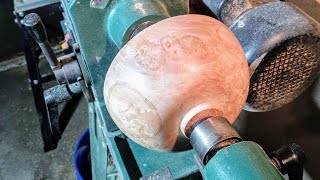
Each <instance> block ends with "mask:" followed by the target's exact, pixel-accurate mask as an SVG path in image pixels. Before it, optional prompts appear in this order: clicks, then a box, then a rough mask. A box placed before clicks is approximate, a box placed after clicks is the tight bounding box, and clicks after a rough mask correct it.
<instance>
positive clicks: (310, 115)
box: [0, 0, 320, 180]
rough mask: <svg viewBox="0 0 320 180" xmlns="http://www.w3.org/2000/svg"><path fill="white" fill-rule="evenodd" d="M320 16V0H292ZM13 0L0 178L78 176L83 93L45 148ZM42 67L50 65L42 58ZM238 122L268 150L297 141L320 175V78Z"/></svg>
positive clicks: (5, 37) (2, 34)
mask: <svg viewBox="0 0 320 180" xmlns="http://www.w3.org/2000/svg"><path fill="white" fill-rule="evenodd" d="M289 1H290V2H293V3H295V4H296V5H298V6H299V7H300V8H302V9H303V10H305V11H306V12H307V13H308V14H309V15H311V16H312V17H314V18H315V19H316V20H317V21H319V22H320V1H319V0H304V1H302V0H289ZM12 12H13V2H12V1H11V0H4V1H3V0H2V1H0V44H1V48H0V82H1V85H0V102H1V103H0V179H4V180H6V179H25V180H28V179H41V180H44V179H75V172H74V169H73V151H74V148H75V144H76V141H77V139H78V137H79V136H80V135H81V133H82V132H83V131H84V130H85V129H86V128H87V127H88V120H87V104H86V102H85V99H84V98H83V99H82V100H81V102H80V105H79V106H78V108H77V110H76V112H75V113H74V116H73V117H72V119H71V121H70V123H69V125H68V126H67V129H66V130H65V133H64V134H63V137H62V140H61V141H60V143H59V146H58V148H57V149H56V150H54V151H51V152H48V153H44V152H43V149H42V139H41V133H40V129H39V122H38V117H37V113H36V111H35V107H34V102H33V98H32V92H31V88H30V86H29V82H28V75H27V69H26V65H25V59H24V56H23V53H22V48H23V44H22V41H21V34H20V31H19V28H18V26H17V25H16V24H15V23H14V19H15V16H14V15H13V13H12ZM40 65H41V69H42V70H43V71H50V68H49V67H48V65H47V63H46V62H45V61H42V63H41V64H40ZM236 127H237V129H238V130H239V132H240V133H241V135H242V137H243V139H245V140H253V141H255V142H257V143H258V144H260V145H261V146H262V147H263V148H264V150H265V151H266V152H271V151H273V150H275V149H278V148H280V147H281V146H282V145H285V144H289V143H292V142H296V143H298V144H299V145H301V146H302V147H303V149H304V150H305V153H306V155H307V162H306V163H305V170H306V171H305V177H304V178H305V179H320V171H319V167H320V153H319V152H320V82H319V80H318V81H317V82H316V83H315V84H314V85H313V86H312V87H311V88H309V89H308V90H307V91H306V92H305V93H304V94H302V95H301V96H300V97H299V98H297V99H296V100H295V101H293V102H291V103H289V104H288V105H286V106H284V107H282V108H280V109H277V110H275V111H271V112H265V113H248V112H245V111H243V112H242V113H241V115H240V116H239V118H238V120H237V122H236Z"/></svg>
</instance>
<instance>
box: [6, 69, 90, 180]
mask: <svg viewBox="0 0 320 180" xmlns="http://www.w3.org/2000/svg"><path fill="white" fill-rule="evenodd" d="M0 82H1V86H0V102H1V103H0V179H1V180H7V179H10V180H15V179H17V180H18V179H19V180H20V179H24V180H33V179H37V180H45V179H54V180H59V179H70V180H71V179H73V180H74V179H75V178H76V177H75V172H74V169H73V151H74V147H75V144H76V141H77V139H78V137H79V136H80V135H81V133H82V132H83V131H84V130H85V129H86V128H87V127H88V122H87V118H86V117H87V107H86V102H85V99H84V98H83V99H82V100H81V103H80V105H79V107H78V109H77V110H76V112H75V113H74V116H73V117H72V119H71V121H70V123H69V125H68V127H67V128H66V130H65V133H64V134H63V137H62V139H61V140H60V143H59V146H58V148H57V149H56V150H54V151H52V152H49V153H44V152H43V150H42V147H43V145H42V139H41V134H40V128H39V122H38V118H37V113H36V110H35V106H34V102H33V97H32V93H31V88H30V87H29V83H28V76H27V71H26V67H25V66H21V67H18V68H14V69H11V70H7V71H4V72H0Z"/></svg>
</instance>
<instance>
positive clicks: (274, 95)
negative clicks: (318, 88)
mask: <svg viewBox="0 0 320 180" xmlns="http://www.w3.org/2000/svg"><path fill="white" fill-rule="evenodd" d="M319 69H320V38H317V37H314V36H307V35H305V36H300V37H296V38H293V39H291V40H287V41H286V42H284V43H282V44H281V45H280V46H278V47H276V48H274V49H273V50H272V51H270V52H269V53H268V54H267V55H266V56H265V57H264V58H263V60H262V61H261V63H260V64H259V66H258V67H257V68H256V70H255V71H254V73H253V75H252V77H251V79H250V89H249V95H248V98H247V104H246V106H247V108H250V109H253V110H255V111H269V110H273V109H276V108H278V107H281V106H283V105H284V104H286V103H289V102H290V101H292V100H293V99H294V98H296V97H297V96H299V95H300V94H301V93H302V92H303V91H304V90H305V89H307V88H308V87H309V86H310V85H311V84H312V82H313V81H314V79H315V78H317V76H318V75H319Z"/></svg>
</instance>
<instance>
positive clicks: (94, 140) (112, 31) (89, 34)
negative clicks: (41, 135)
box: [62, 0, 198, 180]
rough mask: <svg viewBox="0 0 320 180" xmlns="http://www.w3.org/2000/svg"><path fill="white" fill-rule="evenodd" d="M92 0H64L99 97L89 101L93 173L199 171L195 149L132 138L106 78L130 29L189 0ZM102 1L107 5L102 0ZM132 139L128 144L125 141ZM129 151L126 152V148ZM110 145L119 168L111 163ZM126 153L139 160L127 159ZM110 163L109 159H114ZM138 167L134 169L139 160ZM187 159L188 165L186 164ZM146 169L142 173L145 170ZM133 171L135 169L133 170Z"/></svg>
mask: <svg viewBox="0 0 320 180" xmlns="http://www.w3.org/2000/svg"><path fill="white" fill-rule="evenodd" d="M102 1H105V0H101V1H97V2H101V3H103V2H102ZM90 2H91V0H62V4H63V7H64V11H65V14H66V21H65V25H66V27H67V28H68V29H69V30H68V31H69V32H73V35H74V36H75V39H76V42H77V43H78V45H79V48H80V52H81V55H82V57H83V59H84V61H85V63H86V65H87V68H88V73H89V76H90V79H91V84H92V91H93V94H94V102H92V103H89V128H90V143H91V160H92V176H93V179H99V180H100V179H114V178H115V177H116V175H117V174H118V175H119V176H120V177H121V178H122V179H137V177H139V176H144V175H147V174H149V173H152V172H153V171H156V170H159V169H161V168H165V167H168V168H169V169H170V171H171V173H172V175H173V176H174V177H175V178H182V177H186V176H189V175H191V174H193V173H195V172H197V171H198V167H197V166H196V164H195V162H194V159H193V157H194V151H192V150H190V151H186V152H181V153H159V152H155V151H151V150H148V149H146V148H143V147H141V146H139V145H138V144H135V143H134V142H132V141H130V140H129V139H128V138H126V137H125V136H124V135H123V134H122V132H121V131H120V130H118V128H117V126H116V125H115V124H114V123H113V121H112V119H111V117H110V116H109V114H108V112H107V109H106V106H105V103H104V99H103V84H104V78H105V75H106V73H107V70H108V68H109V66H110V64H111V62H112V60H113V59H114V57H115V56H116V54H117V53H118V51H119V48H121V46H122V45H123V44H124V43H125V42H126V41H127V39H128V37H129V35H130V32H131V31H133V30H134V29H135V27H136V26H137V25H139V24H140V23H142V22H145V21H153V22H157V21H160V20H162V19H164V18H168V17H172V16H177V15H182V14H187V13H188V12H189V1H188V0H174V1H172V0H109V2H108V3H107V6H106V7H105V8H94V7H92V4H90ZM99 7H101V6H99ZM126 144H128V146H127V147H126V146H125V147H126V148H124V147H123V146H124V145H126ZM124 150H125V151H126V152H122V151H124ZM109 151H110V153H111V155H112V158H113V162H114V164H115V166H116V167H117V171H118V172H116V171H115V169H114V168H113V167H112V164H110V161H111V159H110V158H109V157H108V152H109ZM126 153H129V154H130V153H131V154H132V156H133V158H134V159H133V160H131V162H128V161H127V159H128V158H127V157H125V156H124V154H126ZM108 163H109V164H108ZM132 164H133V165H136V168H137V172H134V173H136V174H134V173H132V172H131V171H132V169H133V167H134V166H133V165H132ZM182 165H183V168H181V166H182ZM139 173H140V174H139ZM132 174H133V175H132Z"/></svg>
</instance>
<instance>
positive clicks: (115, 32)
mask: <svg viewBox="0 0 320 180" xmlns="http://www.w3.org/2000/svg"><path fill="white" fill-rule="evenodd" d="M61 4H62V7H63V10H64V12H63V15H64V18H65V20H64V21H63V23H62V25H63V29H64V31H65V34H67V35H68V37H69V41H68V46H69V48H71V49H72V50H73V54H74V56H75V57H76V59H77V61H76V62H78V64H77V65H70V66H71V67H76V68H74V69H76V70H75V71H76V72H81V75H79V76H78V77H77V78H76V81H77V82H78V83H79V84H80V86H81V89H82V92H83V93H84V94H85V97H86V99H87V101H88V109H89V128H90V144H91V161H92V176H93V179H108V178H110V179H112V178H117V177H119V178H121V179H139V178H141V179H155V178H159V179H161V178H162V179H170V178H171V179H183V178H186V179H188V178H190V179H192V178H194V179H198V178H201V177H203V178H204V179H266V180H267V179H283V175H282V174H288V173H289V176H292V175H290V173H292V172H295V171H299V172H300V171H301V169H302V162H301V161H302V159H303V157H302V156H303V155H302V154H303V152H301V150H300V149H299V147H298V146H296V145H291V146H288V147H286V148H283V149H281V150H279V151H277V152H275V153H274V154H273V155H272V156H270V157H268V156H267V155H266V153H265V152H264V151H263V150H262V148H261V147H260V146H259V145H257V144H256V143H254V142H247V141H242V139H241V138H240V136H239V135H238V133H237V132H236V131H235V130H234V129H233V128H232V126H231V124H230V123H229V122H228V120H229V119H228V120H227V119H226V118H222V117H220V116H211V115H210V116H209V115H207V116H206V117H205V118H203V117H202V118H201V120H200V119H198V120H199V121H198V122H197V123H194V124H193V125H192V126H191V127H189V129H188V130H189V131H188V132H183V133H185V134H187V135H186V136H187V137H189V139H190V140H189V141H190V144H191V146H192V147H193V148H192V149H190V150H185V151H177V152H158V151H154V150H150V149H148V148H146V147H143V146H141V145H139V144H137V143H135V142H134V141H132V140H131V139H130V138H128V137H127V136H126V134H124V133H123V132H122V131H121V130H119V128H118V126H117V125H116V124H115V122H114V120H113V119H112V118H111V116H110V115H109V113H108V111H107V107H106V104H105V99H104V98H105V97H104V91H103V90H104V88H103V87H104V82H105V77H106V73H107V70H108V68H109V67H110V65H111V63H112V61H113V60H114V59H115V57H116V56H117V54H118V52H119V51H120V50H121V49H122V48H123V47H124V46H125V45H126V44H127V43H128V42H130V40H131V39H132V38H133V37H135V36H136V35H139V33H140V32H141V31H143V30H144V29H146V28H148V27H149V26H152V25H154V24H157V23H158V22H160V21H161V22H162V21H163V20H165V19H170V18H171V17H175V16H179V15H185V14H189V11H190V9H189V1H188V0H175V1H171V0H62V2H61ZM34 17H35V16H34V15H33V17H31V16H30V17H28V18H29V19H28V18H25V25H26V26H27V27H28V28H29V29H30V33H31V34H32V33H34V34H33V35H34V36H35V37H34V38H35V39H37V38H38V41H37V42H38V43H39V44H40V46H41V45H42V49H43V50H44V51H45V50H46V48H48V47H44V46H45V45H43V44H45V41H43V37H42V36H41V35H42V34H41V33H39V32H40V31H41V30H39V28H40V29H41V27H40V26H38V25H36V24H37V23H39V22H41V21H39V19H36V18H35V19H36V22H35V21H32V18H34ZM39 34H40V36H38V35H39ZM159 36H160V35H159ZM40 40H41V41H40ZM222 42H223V41H222ZM195 45H197V44H195ZM195 48H197V46H195ZM149 51H150V50H149ZM151 51H152V50H151ZM47 54H48V57H49V58H48V59H49V62H51V64H53V65H54V66H52V68H53V71H54V72H55V73H56V72H57V74H59V72H60V71H59V70H57V69H60V68H62V67H64V66H65V67H67V66H68V65H66V64H68V63H66V64H63V65H60V64H59V63H54V62H56V60H55V59H54V58H53V57H51V56H50V52H49V53H47ZM52 62H53V63H52ZM61 66H62V67H61ZM64 71H68V69H65V70H64ZM57 74H56V76H58V75H57ZM64 76H66V77H65V78H66V79H68V78H69V77H68V75H66V73H65V75H64ZM64 76H63V77H64ZM62 79H63V78H62ZM73 83H75V82H72V83H70V85H72V84H73ZM235 84H236V83H235ZM71 87H73V86H68V88H69V89H72V88H71ZM73 88H74V87H73ZM74 89H76V88H74ZM78 91H79V89H77V90H76V93H78ZM233 95H234V94H233ZM210 113H212V112H210ZM190 121H191V120H190ZM186 127H188V126H187V125H186ZM217 127H219V128H217ZM133 128H134V127H133ZM127 135H128V134H127ZM128 136H129V135H128ZM111 161H112V162H111ZM110 163H114V165H115V167H116V169H112V168H110V166H108V164H110Z"/></svg>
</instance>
